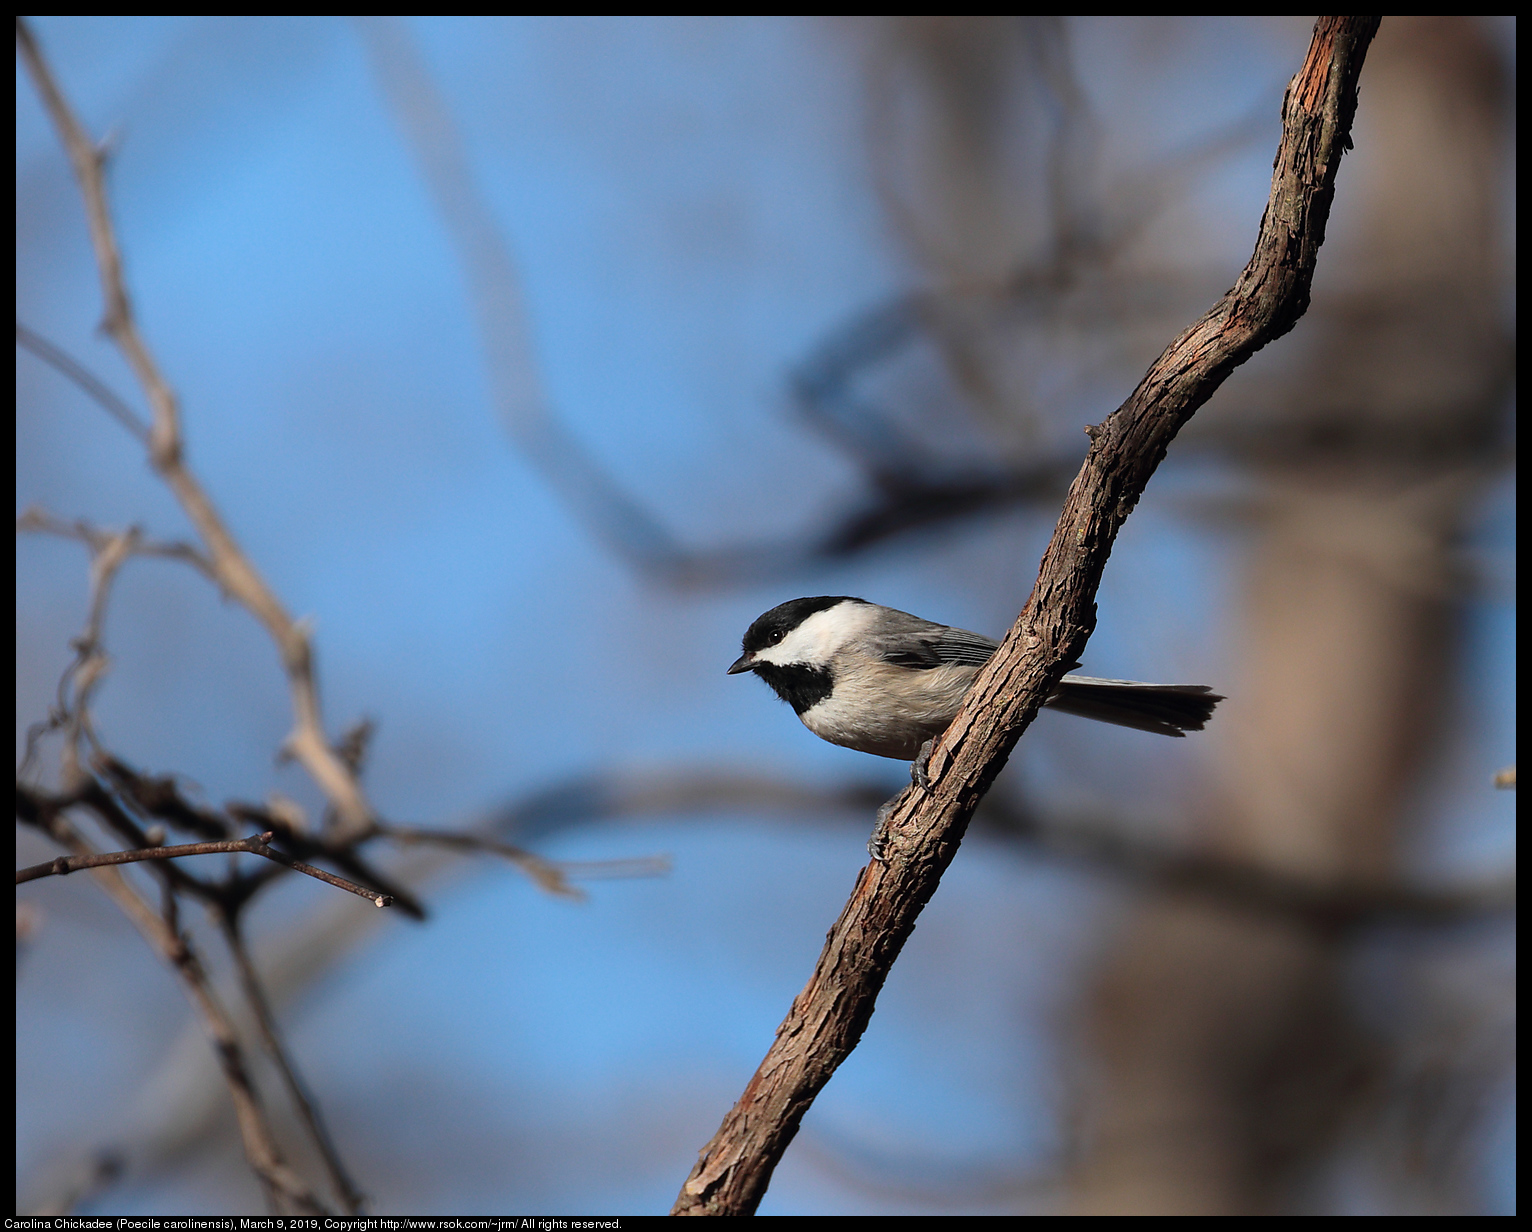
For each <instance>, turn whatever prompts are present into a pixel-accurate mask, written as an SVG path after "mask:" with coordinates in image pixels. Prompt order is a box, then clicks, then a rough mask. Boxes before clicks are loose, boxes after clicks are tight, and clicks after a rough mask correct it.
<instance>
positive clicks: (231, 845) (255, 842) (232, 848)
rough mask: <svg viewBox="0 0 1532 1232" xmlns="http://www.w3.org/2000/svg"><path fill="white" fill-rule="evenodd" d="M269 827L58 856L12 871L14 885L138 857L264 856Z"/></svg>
mask: <svg viewBox="0 0 1532 1232" xmlns="http://www.w3.org/2000/svg"><path fill="white" fill-rule="evenodd" d="M272 838H273V835H272V833H271V831H270V830H268V831H267V832H266V833H265V834H258V835H256V836H255V837H253V838H239V839H226V840H224V841H222V842H217V843H182V844H181V845H179V846H176V847H140V848H137V849H135V850H133V851H103V852H101V853H99V854H97V855H93V856H59V857H58V858H57V859H55V860H49V861H48V862H47V863H45V864H33V865H32V866H31V867H30V868H22V869H17V870H16V884H17V885H20V884H21V883H22V882H23V881H36V880H38V879H39V878H41V877H65V876H68V875H69V874H70V873H77V872H79V871H80V870H81V869H82V868H104V867H106V866H107V865H109V864H134V863H137V862H138V861H140V860H178V859H180V858H181V857H182V856H207V855H213V854H215V853H217V852H242V853H244V854H247V855H256V856H258V855H264V854H266V853H265V850H264V849H265V846H266V844H267V843H269V842H271V840H272Z"/></svg>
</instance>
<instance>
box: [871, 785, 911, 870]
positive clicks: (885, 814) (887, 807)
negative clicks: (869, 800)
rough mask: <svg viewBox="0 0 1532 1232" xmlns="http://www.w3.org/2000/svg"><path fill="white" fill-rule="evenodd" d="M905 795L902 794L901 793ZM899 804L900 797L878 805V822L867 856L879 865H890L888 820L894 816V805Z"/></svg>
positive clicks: (873, 831)
mask: <svg viewBox="0 0 1532 1232" xmlns="http://www.w3.org/2000/svg"><path fill="white" fill-rule="evenodd" d="M900 794H901V795H902V794H903V793H902V792H901V793H900ZM898 803H899V796H895V797H894V798H893V799H892V800H885V801H884V802H883V803H882V804H880V805H878V821H877V824H876V825H874V826H873V828H872V834H871V835H870V836H869V837H868V839H867V854H868V855H870V856H871V857H872V858H873V859H874V860H875V861H877V862H878V863H879V864H887V863H888V856H887V854H886V853H887V850H888V819H889V818H890V817H892V816H893V815H894V805H896V804H898Z"/></svg>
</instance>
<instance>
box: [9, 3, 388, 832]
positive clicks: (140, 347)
mask: <svg viewBox="0 0 1532 1232" xmlns="http://www.w3.org/2000/svg"><path fill="white" fill-rule="evenodd" d="M16 43H17V47H18V48H19V50H20V52H21V57H22V60H23V61H24V62H25V64H26V66H27V71H28V73H29V74H30V75H31V77H32V81H33V83H34V85H35V86H36V87H37V92H38V94H39V95H40V96H41V97H42V101H43V105H44V107H45V108H46V109H47V111H48V115H49V117H50V118H51V119H52V121H53V125H54V127H55V129H57V130H58V134H59V140H60V141H61V142H62V143H63V145H64V148H65V150H66V151H67V152H68V154H69V161H70V163H71V164H72V165H73V167H74V172H75V177H76V179H78V180H79V182H80V190H81V193H82V195H83V196H84V198H85V212H86V216H87V218H88V219H89V223H90V236H91V243H92V246H93V247H94V249H95V253H96V266H97V269H98V272H99V274H100V279H101V294H102V299H103V300H104V301H105V304H106V314H105V319H104V321H103V326H104V328H105V329H106V331H107V333H108V334H110V335H111V338H112V340H113V341H114V342H115V343H116V344H117V347H118V349H119V350H120V351H121V352H122V354H123V356H124V358H126V359H127V361H128V364H129V366H130V367H131V368H132V369H133V372H134V375H135V376H136V377H137V378H138V382H139V384H140V386H141V387H142V388H143V391H144V396H145V399H146V400H147V402H148V403H149V407H150V409H151V411H152V413H153V426H152V427H151V428H150V431H149V440H148V451H149V460H150V463H151V464H152V465H153V467H154V469H155V470H156V472H158V474H159V476H160V478H161V479H163V480H164V481H165V484H166V486H168V487H169V488H170V490H171V491H172V492H173V493H174V494H175V496H176V499H177V500H178V501H179V502H180V504H181V507H182V509H184V510H185V512H186V515H187V517H189V518H190V519H191V523H192V525H193V526H194V527H196V529H197V534H198V535H199V536H200V538H201V539H202V542H203V544H204V545H205V547H206V550H207V555H208V558H209V560H210V561H211V563H212V567H213V571H214V576H215V577H216V578H217V581H218V584H219V586H220V587H222V588H223V590H224V591H225V592H226V593H227V594H229V595H230V596H232V597H233V598H234V599H235V600H236V601H237V602H239V603H240V604H241V605H242V606H243V607H245V608H246V609H247V610H249V611H250V613H251V614H252V615H254V616H255V618H256V619H257V620H259V621H260V622H261V624H262V625H264V626H265V628H266V631H267V632H268V633H269V634H270V636H271V638H272V640H273V641H274V642H275V643H276V645H277V649H278V651H279V653H280V655H281V658H282V665H283V668H284V670H285V671H286V673H287V679H288V688H289V692H290V693H291V696H292V705H293V713H294V727H293V731H292V733H291V734H290V735H289V736H288V739H287V747H288V748H289V749H290V750H291V752H292V754H293V756H294V757H296V758H297V759H298V760H299V761H300V762H301V763H302V764H303V766H304V768H305V769H306V770H307V771H308V772H309V774H310V775H311V776H312V777H313V779H314V781H315V782H316V783H318V785H319V787H320V790H322V791H323V792H324V793H325V795H326V797H327V798H328V799H329V800H330V802H331V804H332V805H333V806H334V808H335V813H336V817H337V825H336V829H337V832H338V833H340V834H343V835H345V834H352V835H354V834H359V833H361V832H362V831H363V830H365V829H366V828H367V826H368V825H369V824H370V823H371V820H372V809H371V807H370V806H369V804H368V803H367V800H366V797H365V796H364V795H363V793H362V789H361V787H360V785H359V784H358V783H357V781H356V778H355V776H354V775H352V774H351V772H350V771H349V770H348V769H347V768H346V766H345V764H344V763H343V762H342V761H341V759H340V758H339V757H337V756H336V754H335V752H334V750H333V749H332V748H331V747H330V744H329V741H328V740H326V739H325V735H324V723H323V719H322V715H321V711H320V705H319V691H318V687H317V685H316V683H315V680H314V665H313V653H312V648H311V646H310V643H309V635H308V630H307V628H306V627H305V625H304V624H303V622H301V621H297V620H294V619H293V618H292V617H291V616H290V615H289V614H288V613H287V610H286V609H285V608H284V607H283V606H282V603H281V601H280V600H279V599H278V598H277V596H276V594H275V593H274V592H273V591H272V590H271V588H270V587H269V586H268V585H267V584H266V582H265V579H263V578H262V577H261V575H260V573H259V572H258V571H257V570H256V568H255V566H254V564H252V563H251V561H250V559H249V558H248V557H247V556H246V555H245V553H244V551H243V550H242V549H241V548H240V546H239V544H238V543H237V542H236V541H235V539H234V536H233V535H232V534H231V533H230V531H229V530H228V528H227V527H226V526H225V525H224V521H223V518H222V516H221V515H220V514H219V512H218V510H217V509H216V507H215V506H214V505H213V502H212V500H211V498H210V497H209V496H208V494H207V493H206V491H204V490H203V487H202V485H201V483H200V482H198V480H197V478H196V477H195V476H194V475H193V474H192V472H191V471H190V470H189V469H188V468H187V466H186V463H185V459H184V458H183V456H182V440H181V427H180V408H179V406H178V404H177V401H176V396H175V393H174V391H172V390H171V388H170V385H169V384H168V383H167V382H166V380H165V378H164V377H163V375H161V373H160V370H159V366H158V364H157V363H156V362H155V360H154V358H153V356H152V355H151V354H150V352H149V348H148V346H147V345H146V344H145V342H144V340H143V337H142V336H141V335H140V333H139V331H138V325H137V323H136V321H135V319H134V316H133V310H132V303H131V301H130V299H129V297H128V291H127V285H126V283H125V282H124V280H123V276H122V261H121V257H120V256H119V254H118V250H117V239H116V235H115V232H114V230H113V227H112V220H111V211H110V209H109V206H108V202H107V196H106V179H105V176H104V175H103V164H104V157H105V156H104V154H103V152H102V151H101V150H100V149H98V148H97V147H96V145H95V144H94V143H93V142H92V141H91V139H90V137H89V136H88V135H87V134H86V132H85V129H84V128H83V127H82V126H81V124H80V122H79V120H78V119H77V118H76V117H75V114H74V111H73V109H72V108H71V107H70V105H69V102H68V100H66V99H65V98H64V95H63V93H62V91H61V90H60V89H59V86H58V83H57V82H56V81H55V79H54V77H53V73H52V71H51V70H50V69H49V67H48V65H47V63H46V61H44V59H43V57H42V53H41V51H40V50H39V48H38V46H37V43H36V40H35V39H34V38H33V37H32V34H31V32H30V31H29V30H28V28H27V26H26V24H25V23H24V22H22V21H21V20H20V19H19V18H18V20H17V22H16Z"/></svg>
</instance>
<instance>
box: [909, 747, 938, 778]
mask: <svg viewBox="0 0 1532 1232" xmlns="http://www.w3.org/2000/svg"><path fill="white" fill-rule="evenodd" d="M932 739H933V740H934V739H935V737H932ZM930 768H931V741H930V740H927V741H926V742H925V743H924V744H923V745H921V746H920V752H918V753H916V754H915V760H914V761H912V762H911V763H910V781H911V782H912V783H914V784H915V786H917V787H918V788H920V790H921V791H930V790H931V776H930V775H929V774H928V773H927V771H928V770H929V769H930Z"/></svg>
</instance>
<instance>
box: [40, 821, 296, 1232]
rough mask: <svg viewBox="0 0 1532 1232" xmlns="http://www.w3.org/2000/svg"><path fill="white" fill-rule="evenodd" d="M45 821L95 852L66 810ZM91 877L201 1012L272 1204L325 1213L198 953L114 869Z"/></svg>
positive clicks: (65, 842)
mask: <svg viewBox="0 0 1532 1232" xmlns="http://www.w3.org/2000/svg"><path fill="white" fill-rule="evenodd" d="M42 824H43V825H44V828H45V829H46V830H47V831H48V833H49V834H50V835H51V836H52V837H53V839H54V840H55V841H56V842H58V843H60V844H61V845H62V846H65V847H68V848H70V849H71V850H73V851H74V852H75V853H76V856H77V857H91V856H94V855H95V854H97V853H96V852H95V851H93V850H92V849H91V846H90V844H89V843H87V842H86V841H85V839H84V838H83V837H81V836H80V834H79V833H78V832H77V831H76V830H75V828H74V827H73V826H72V825H70V823H69V821H68V819H67V818H65V817H64V815H63V813H62V811H53V812H51V813H49V814H48V815H47V816H46V817H45V819H44V820H43V822H42ZM91 875H92V876H93V877H94V878H95V879H96V882H97V884H98V885H100V886H101V888H102V889H103V890H104V891H105V892H106V894H107V896H108V897H109V898H111V899H112V901H113V902H115V903H116V904H117V906H118V907H119V908H120V909H121V910H122V912H123V914H124V915H126V916H127V917H128V919H129V920H130V921H131V922H132V923H133V926H134V927H135V928H137V929H138V931H139V932H140V933H141V934H142V935H143V937H144V940H146V941H147V942H149V944H150V946H151V947H152V948H153V949H154V950H156V951H157V952H158V953H159V954H160V956H161V957H162V958H164V959H165V961H166V962H167V963H169V964H170V966H171V968H172V969H173V970H174V971H175V972H176V975H177V976H178V977H179V978H180V980H181V985H182V987H183V988H184V989H185V991H186V994H187V996H188V998H189V999H190V1000H191V1002H192V1005H193V1007H194V1008H195V1009H196V1010H197V1012H198V1013H199V1015H200V1016H201V1018H202V1021H203V1026H204V1028H205V1029H206V1030H207V1033H208V1035H209V1036H210V1037H211V1038H212V1042H213V1045H214V1048H213V1051H214V1053H215V1055H216V1056H217V1058H218V1063H219V1066H220V1067H221V1068H222V1070H223V1076H224V1081H225V1083H226V1084H227V1085H228V1088H229V1094H230V1097H231V1098H232V1100H233V1103H234V1112H235V1117H236V1119H237V1121H238V1123H239V1130H240V1137H241V1138H242V1140H243V1142H244V1147H245V1157H246V1158H247V1159H248V1160H249V1162H250V1166H251V1168H252V1169H254V1171H255V1174H256V1177H257V1178H258V1179H259V1181H260V1182H261V1186H262V1188H264V1189H265V1191H266V1194H267V1197H268V1199H269V1201H270V1202H271V1204H272V1206H274V1207H275V1208H276V1209H277V1210H279V1211H284V1212H286V1211H291V1212H296V1213H300V1214H316V1215H322V1214H325V1213H326V1211H325V1208H324V1206H323V1205H322V1204H321V1203H320V1202H319V1200H318V1199H317V1198H315V1196H314V1195H313V1193H312V1192H311V1191H310V1190H309V1188H308V1186H307V1185H306V1184H305V1183H304V1181H303V1179H302V1178H301V1177H300V1176H299V1175H298V1174H297V1173H296V1172H294V1171H293V1170H292V1168H291V1167H289V1166H288V1164H287V1163H286V1162H285V1161H284V1160H283V1158H282V1154H281V1152H280V1151H279V1150H278V1148H277V1144H276V1137H275V1135H274V1134H273V1133H272V1130H271V1126H270V1125H269V1124H268V1123H267V1121H266V1114H265V1111H264V1110H263V1109H262V1107H261V1103H260V1098H259V1096H258V1095H257V1093H256V1089H255V1084H254V1083H253V1082H252V1081H251V1079H250V1073H249V1070H248V1068H247V1066H246V1064H245V1057H244V1050H243V1046H242V1045H241V1043H240V1040H239V1036H238V1033H237V1032H236V1031H235V1029H234V1024H233V1021H232V1020H231V1019H230V1018H229V1015H228V1014H227V1012H226V1011H225V1010H224V1008H223V1005H222V1003H221V1002H220V1001H219V999H218V996H217V994H216V993H214V991H213V987H212V984H211V982H210V981H209V980H208V978H207V972H206V969H205V968H204V967H203V965H202V962H201V960H200V959H199V958H198V957H197V954H196V951H195V950H193V949H192V947H191V945H190V943H189V942H188V941H187V939H186V938H185V937H184V936H182V935H181V934H180V933H179V932H178V930H176V929H175V928H174V927H172V926H171V925H170V924H169V923H167V921H166V920H164V919H162V918H161V917H160V916H159V915H157V914H156V913H155V912H154V911H153V910H151V909H150V907H149V906H148V905H147V904H145V902H144V901H143V899H141V898H140V897H139V896H138V895H137V894H136V893H135V892H134V891H133V889H132V887H131V886H129V885H128V883H127V882H126V881H125V880H124V879H123V876H122V874H121V873H119V872H118V871H117V870H116V869H115V868H101V867H97V868H94V869H93V870H92V873H91Z"/></svg>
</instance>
